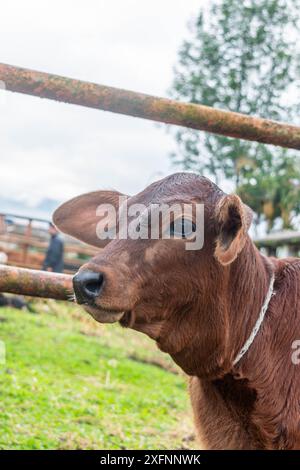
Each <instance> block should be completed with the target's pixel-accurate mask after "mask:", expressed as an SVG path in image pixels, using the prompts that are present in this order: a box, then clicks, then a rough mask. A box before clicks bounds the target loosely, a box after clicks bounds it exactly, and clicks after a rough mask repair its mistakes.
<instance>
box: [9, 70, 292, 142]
mask: <svg viewBox="0 0 300 470" xmlns="http://www.w3.org/2000/svg"><path fill="white" fill-rule="evenodd" d="M0 80H1V81H2V82H3V83H4V86H5V88H6V90H9V91H15V92H18V93H25V94H28V95H33V96H38V97H40V98H48V99H51V100H56V101H63V102H65V103H72V104H77V105H80V106H86V107H89V108H95V109H101V110H104V111H111V112H114V113H120V114H126V115H129V116H135V117H140V118H143V119H150V120H153V121H159V122H164V123H167V124H175V125H178V126H184V127H189V128H192V129H198V130H202V131H207V132H213V133H216V134H221V135H226V136H229V137H235V138H239V139H245V140H254V141H257V142H262V143H265V144H272V145H278V146H281V147H286V148H293V149H297V150H300V127H297V126H292V125H289V124H285V123H281V122H276V121H271V120H268V119H261V118H258V117H253V116H247V115H244V114H239V113H233V112H230V111H224V110H221V109H215V108H211V107H208V106H203V105H199V104H191V103H183V102H179V101H174V100H169V99H166V98H157V97H154V96H150V95H145V94H142V93H136V92H134V91H128V90H122V89H119V88H113V87H109V86H104V85H97V84H95V83H90V82H84V81H82V80H75V79H71V78H66V77H61V76H59V75H52V74H49V73H43V72H37V71H34V70H29V69H24V68H20V67H14V66H11V65H5V64H0Z"/></svg>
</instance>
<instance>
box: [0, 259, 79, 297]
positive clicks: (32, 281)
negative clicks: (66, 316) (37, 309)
mask: <svg viewBox="0 0 300 470" xmlns="http://www.w3.org/2000/svg"><path fill="white" fill-rule="evenodd" d="M0 292H9V293H12V294H19V295H29V296H32V297H45V298H51V299H57V300H72V295H73V294H72V293H73V286H72V276H70V275H68V274H57V273H50V272H45V271H35V270H31V269H24V268H15V267H11V266H4V265H0Z"/></svg>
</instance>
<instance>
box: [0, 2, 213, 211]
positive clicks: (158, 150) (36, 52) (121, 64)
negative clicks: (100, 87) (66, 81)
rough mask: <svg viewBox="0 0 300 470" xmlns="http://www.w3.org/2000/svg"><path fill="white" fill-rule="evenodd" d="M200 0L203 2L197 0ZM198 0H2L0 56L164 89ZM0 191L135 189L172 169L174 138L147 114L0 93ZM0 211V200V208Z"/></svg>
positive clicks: (23, 195) (44, 193) (11, 194)
mask: <svg viewBox="0 0 300 470" xmlns="http://www.w3.org/2000/svg"><path fill="white" fill-rule="evenodd" d="M203 1H204V0H203ZM200 5H201V1H199V0H185V1H182V0H163V1H162V0H151V1H139V0H110V1H104V0H85V1H83V0H80V1H79V0H63V1H58V0H51V1H49V0H44V1H42V2H37V1H36V0H26V2H22V1H17V0H10V2H2V4H1V11H0V62H4V63H7V64H12V65H19V66H23V67H28V68H32V69H36V70H41V71H46V72H52V73H56V74H61V75H66V76H69V77H74V78H80V79H83V80H89V81H94V82H97V83H102V84H107V85H111V86H116V87H121V88H127V89H132V90H135V91H141V92H144V93H150V94H154V95H160V96H167V89H168V87H169V86H170V84H171V81H172V76H173V74H172V67H173V66H174V64H175V62H176V57H177V51H178V47H179V46H180V44H181V42H182V40H183V39H184V38H185V37H186V36H187V23H188V21H189V20H190V19H191V17H193V16H195V15H196V14H197V13H198V11H199V8H200ZM0 95H1V97H0V108H1V113H0V137H1V143H0V145H1V147H0V152H1V154H0V165H1V166H0V168H1V170H0V171H1V172H0V198H1V197H6V198H13V199H24V200H26V201H27V202H28V203H29V204H31V205H35V204H36V203H37V202H38V201H40V200H41V199H43V198H45V197H47V198H53V199H57V200H60V201H63V200H66V199H68V198H70V197H72V196H74V195H77V194H79V193H82V192H86V191H90V190H94V189H97V188H116V189H119V190H121V191H123V192H126V193H130V194H132V193H135V192H137V191H139V190H141V189H143V187H144V186H145V185H147V184H148V183H149V182H151V181H153V180H154V179H158V178H159V177H160V176H163V175H165V174H168V173H170V172H172V171H174V168H172V167H171V165H170V159H169V156H168V155H169V153H170V152H171V151H172V149H173V148H174V143H173V139H172V137H171V136H170V135H168V134H167V133H166V132H165V130H164V126H158V125H155V124H154V123H152V122H150V121H144V120H141V119H136V118H131V117H126V116H121V115H116V114H111V113H107V112H102V111H97V110H92V109H86V108H83V107H78V106H73V105H67V104H63V103H56V102H53V101H48V100H41V99H38V98H34V97H30V96H25V95H19V94H15V93H5V94H3V92H2V93H0ZM0 210H1V208H0Z"/></svg>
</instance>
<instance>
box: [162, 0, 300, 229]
mask: <svg viewBox="0 0 300 470" xmlns="http://www.w3.org/2000/svg"><path fill="white" fill-rule="evenodd" d="M299 7H300V2H299V0H245V1H243V2H241V1H240V0H211V2H210V5H209V7H208V8H206V9H205V10H202V11H201V12H200V14H199V15H198V17H197V18H196V19H195V20H194V21H193V22H192V23H191V25H190V39H188V40H186V41H184V42H183V44H182V46H181V48H180V50H179V60H178V64H177V66H176V68H175V77H174V81H173V84H172V87H171V95H172V97H174V98H177V99H184V100H186V101H189V102H193V103H201V104H205V105H208V106H214V107H219V108H224V109H227V110H231V111H237V112H241V113H245V114H251V115H259V116H261V117H266V118H270V119H275V120H285V121H291V122H294V123H295V117H296V116H297V112H298V111H299V71H300V54H299V47H298V44H299V43H300V38H299V36H300V35H299V33H298V31H299V30H298V29H297V27H299V13H298V12H299V11H300V10H299ZM297 39H298V43H297ZM175 138H176V142H177V149H178V151H177V152H176V154H175V155H173V158H174V161H175V163H176V164H177V165H179V166H181V167H183V168H184V169H188V170H194V171H197V172H200V173H202V174H206V175H208V176H210V177H212V178H213V179H214V180H215V181H216V182H217V183H220V181H223V180H224V179H227V180H228V181H231V182H232V184H233V186H234V188H235V190H237V191H238V192H240V194H242V195H243V197H244V199H246V202H248V203H250V205H251V206H252V208H253V209H254V210H256V212H257V214H258V220H261V219H262V218H265V219H266V220H267V221H268V227H269V229H271V228H272V226H273V224H274V221H275V220H276V218H278V217H279V218H281V220H282V225H283V226H284V227H290V226H291V225H292V216H293V214H294V213H298V212H299V211H300V207H299V203H298V204H297V202H298V201H299V196H300V189H299V179H300V168H299V167H298V165H297V163H296V159H297V157H298V159H299V156H300V155H298V156H297V153H295V152H294V153H292V152H287V151H286V150H282V149H280V148H276V147H272V146H267V145H263V144H259V143H255V142H247V141H243V140H237V139H231V138H227V137H223V136H216V135H212V134H204V133H199V132H198V131H194V130H190V129H180V130H178V131H176V134H175ZM268 204H269V205H270V206H272V207H273V209H272V211H271V210H269V211H267V210H266V207H267V206H268Z"/></svg>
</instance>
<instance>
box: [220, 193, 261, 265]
mask: <svg viewBox="0 0 300 470" xmlns="http://www.w3.org/2000/svg"><path fill="white" fill-rule="evenodd" d="M252 217H253V212H252V210H251V209H250V207H248V206H246V205H245V204H243V202H242V201H241V199H240V198H239V197H238V196H236V195H235V194H232V195H226V196H223V197H222V198H221V200H220V201H219V203H218V205H217V208H216V222H217V232H218V235H217V243H216V248H215V257H216V258H217V259H218V261H219V262H220V263H221V264H223V265H227V264H230V263H232V262H233V261H234V260H235V259H236V257H237V256H238V254H239V253H240V252H241V250H242V249H243V247H244V245H245V241H246V237H247V231H248V229H249V227H250V225H251V221H252Z"/></svg>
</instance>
